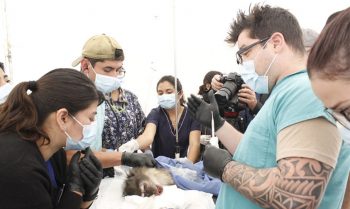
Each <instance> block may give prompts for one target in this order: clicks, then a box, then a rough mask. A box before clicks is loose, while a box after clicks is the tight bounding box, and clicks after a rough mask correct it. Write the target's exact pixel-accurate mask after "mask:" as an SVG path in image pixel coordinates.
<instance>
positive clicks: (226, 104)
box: [215, 73, 246, 118]
mask: <svg viewBox="0 0 350 209" xmlns="http://www.w3.org/2000/svg"><path fill="white" fill-rule="evenodd" d="M220 82H221V83H223V84H224V86H223V87H222V88H221V89H219V90H218V91H217V92H216V93H215V99H216V102H217V103H218V106H219V110H220V115H221V116H222V117H225V118H234V117H237V116H238V113H239V112H240V111H242V110H243V109H245V108H246V104H245V103H241V102H239V100H238V95H237V93H238V90H240V89H241V88H242V84H244V81H243V79H242V77H241V76H240V75H239V74H237V73H229V74H228V75H225V76H222V77H221V79H220Z"/></svg>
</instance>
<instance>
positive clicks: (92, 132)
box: [64, 116, 97, 150]
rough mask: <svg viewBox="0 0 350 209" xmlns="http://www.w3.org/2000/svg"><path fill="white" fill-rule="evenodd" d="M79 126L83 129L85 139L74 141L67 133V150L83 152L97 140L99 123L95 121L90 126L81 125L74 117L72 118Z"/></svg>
mask: <svg viewBox="0 0 350 209" xmlns="http://www.w3.org/2000/svg"><path fill="white" fill-rule="evenodd" d="M71 117H72V118H73V119H74V120H75V121H76V122H77V123H78V124H79V125H81V126H82V127H83V138H82V139H81V140H77V139H73V138H72V137H71V136H70V135H69V134H68V133H67V132H66V131H65V132H64V133H65V134H66V135H67V141H66V147H65V149H66V150H83V149H85V148H87V147H89V146H90V145H91V143H92V142H93V141H94V140H95V139H96V132H97V122H96V121H94V122H92V123H91V124H89V125H83V124H81V123H80V122H79V121H78V120H77V119H76V118H75V117H74V116H71Z"/></svg>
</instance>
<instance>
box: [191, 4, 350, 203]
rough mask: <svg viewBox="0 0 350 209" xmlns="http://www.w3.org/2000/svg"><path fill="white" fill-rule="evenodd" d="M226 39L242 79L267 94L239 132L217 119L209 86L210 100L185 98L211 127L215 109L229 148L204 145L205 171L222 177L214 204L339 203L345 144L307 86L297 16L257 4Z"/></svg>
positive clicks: (217, 125) (218, 129) (241, 16)
mask: <svg viewBox="0 0 350 209" xmlns="http://www.w3.org/2000/svg"><path fill="white" fill-rule="evenodd" d="M227 41H228V42H229V43H233V44H237V46H238V48H239V50H238V52H237V63H239V64H241V65H242V67H243V72H244V73H245V76H246V78H247V79H246V80H245V81H246V83H248V85H250V86H251V87H252V88H253V90H254V91H255V92H257V93H260V94H266V93H269V94H270V96H269V98H268V99H267V101H266V102H265V104H264V106H263V107H262V109H261V110H260V112H259V113H258V114H257V115H256V117H255V118H254V119H253V121H252V122H251V123H250V125H249V126H248V129H247V130H246V132H245V134H244V135H243V134H242V133H240V132H238V131H237V130H236V129H234V128H233V127H232V126H230V125H229V124H228V123H227V122H225V121H224V120H223V119H222V118H221V117H220V115H219V113H218V108H217V104H216V101H215V98H214V96H213V94H212V92H211V93H210V94H209V97H210V100H211V102H210V104H207V103H204V102H202V101H201V100H200V99H198V98H197V97H195V96H194V95H192V96H191V98H189V101H188V107H189V110H190V112H191V113H192V114H193V115H194V116H195V118H196V119H197V120H198V121H199V122H201V123H202V124H203V125H206V126H210V120H211V112H213V118H214V123H215V132H216V135H217V136H218V138H219V139H220V141H221V142H222V143H223V144H224V145H225V147H226V148H227V149H228V150H229V152H230V153H229V152H227V151H226V150H221V149H218V148H215V147H208V148H207V149H206V151H205V153H204V168H205V170H206V171H207V172H208V173H209V174H210V175H212V176H214V177H218V178H221V179H222V181H223V182H224V183H225V184H224V185H223V186H222V188H221V191H220V194H219V197H218V199H217V202H216V207H217V208H223V209H231V208H232V209H233V208H234V209H247V208H249V209H255V208H322V209H330V208H332V209H333V208H339V207H341V203H342V199H343V194H344V191H345V186H346V180H347V176H346V177H345V176H343V177H341V175H342V174H345V173H346V172H348V171H346V170H345V169H344V167H341V166H340V167H339V166H338V165H344V164H342V163H339V162H343V161H344V160H347V159H346V154H345V153H346V151H348V150H349V149H348V148H347V149H346V147H344V146H343V144H342V140H341V139H340V135H339V133H338V130H337V127H336V126H335V121H334V119H333V118H332V116H331V115H330V114H328V113H327V112H326V111H325V108H324V106H323V104H322V103H321V101H320V100H319V99H318V98H317V97H316V96H315V95H314V93H313V91H312V88H311V85H310V81H309V79H308V75H307V73H306V59H307V56H306V52H305V49H304V46H303V41H302V32H301V29H300V26H299V24H298V21H297V20H296V18H295V17H294V16H293V15H292V14H291V13H290V12H288V11H287V10H285V9H282V8H278V7H270V6H268V5H255V6H252V7H251V9H250V11H249V13H248V14H245V13H244V12H242V11H240V12H239V13H238V16H237V18H236V20H235V21H234V22H233V23H232V25H231V31H230V33H229V37H228V39H227ZM231 154H232V156H231ZM337 162H338V164H337ZM334 176H337V178H333V177H334ZM339 176H340V177H339Z"/></svg>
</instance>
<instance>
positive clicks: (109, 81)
mask: <svg viewBox="0 0 350 209" xmlns="http://www.w3.org/2000/svg"><path fill="white" fill-rule="evenodd" d="M91 69H92V70H93V71H94V73H95V74H96V77H95V85H96V88H97V90H99V91H101V92H102V93H104V94H107V93H110V92H112V91H114V90H116V89H118V88H119V87H120V86H121V84H122V82H123V78H119V77H112V76H107V75H102V74H98V73H96V71H95V70H94V68H93V67H92V66H91Z"/></svg>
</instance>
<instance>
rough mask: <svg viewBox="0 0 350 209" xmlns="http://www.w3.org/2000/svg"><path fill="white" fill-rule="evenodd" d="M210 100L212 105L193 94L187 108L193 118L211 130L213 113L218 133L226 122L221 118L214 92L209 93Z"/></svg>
mask: <svg viewBox="0 0 350 209" xmlns="http://www.w3.org/2000/svg"><path fill="white" fill-rule="evenodd" d="M208 98H209V101H210V104H208V103H206V102H205V101H203V100H201V99H200V98H198V97H196V96H195V95H193V94H191V97H189V98H188V99H187V100H188V102H187V107H188V110H189V112H190V114H191V115H192V117H194V118H195V119H196V120H197V121H198V122H199V123H201V124H202V125H204V126H206V127H207V128H211V112H213V118H214V127H215V131H217V130H218V129H219V128H221V126H223V125H224V123H225V120H224V119H223V118H222V117H221V116H220V113H219V108H218V104H217V102H216V99H215V97H214V92H213V90H210V91H209V92H208Z"/></svg>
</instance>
